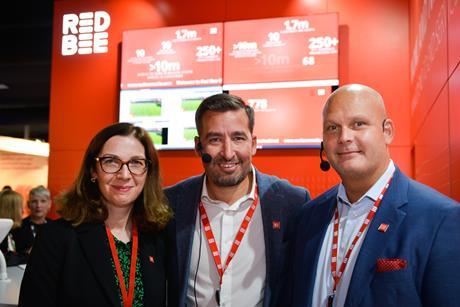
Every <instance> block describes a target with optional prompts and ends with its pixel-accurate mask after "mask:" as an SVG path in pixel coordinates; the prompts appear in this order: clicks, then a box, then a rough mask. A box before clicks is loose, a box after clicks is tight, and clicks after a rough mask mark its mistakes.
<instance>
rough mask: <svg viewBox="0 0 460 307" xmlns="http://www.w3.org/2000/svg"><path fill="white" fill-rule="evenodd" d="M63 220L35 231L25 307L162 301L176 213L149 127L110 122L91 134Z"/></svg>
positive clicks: (63, 204)
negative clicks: (169, 231)
mask: <svg viewBox="0 0 460 307" xmlns="http://www.w3.org/2000/svg"><path fill="white" fill-rule="evenodd" d="M57 202H58V204H59V205H60V207H59V210H58V212H59V213H60V215H61V217H62V219H60V220H57V221H56V222H51V223H47V224H46V225H45V226H44V227H43V229H42V230H41V231H40V233H39V234H38V236H37V239H36V241H35V243H34V248H33V249H32V253H31V255H30V258H29V262H28V264H27V268H26V271H25V273H24V278H23V281H22V285H21V292H20V297H19V305H20V306H125V307H126V306H165V305H166V277H165V276H166V273H165V262H166V259H165V250H166V247H165V242H164V235H163V234H162V231H161V230H162V229H163V228H164V227H165V226H166V224H167V222H168V221H169V219H170V218H171V215H172V213H171V210H170V208H169V206H168V205H167V203H166V200H165V197H164V195H163V192H162V189H161V185H160V171H159V165H158V156H157V153H156V151H155V148H154V146H153V144H152V141H151V139H150V137H149V135H148V133H147V132H146V131H145V130H143V129H142V128H139V127H136V126H133V125H131V124H128V123H119V124H114V125H111V126H109V127H107V128H105V129H103V130H102V131H100V132H99V133H98V134H97V135H96V136H95V137H94V138H93V140H92V141H91V143H90V145H89V147H88V149H87V150H86V153H85V155H84V158H83V165H82V167H81V169H80V174H79V175H78V177H77V179H76V180H75V183H74V184H73V186H72V187H71V188H70V190H68V191H67V192H66V193H64V194H63V195H61V196H60V197H59V198H58V199H57Z"/></svg>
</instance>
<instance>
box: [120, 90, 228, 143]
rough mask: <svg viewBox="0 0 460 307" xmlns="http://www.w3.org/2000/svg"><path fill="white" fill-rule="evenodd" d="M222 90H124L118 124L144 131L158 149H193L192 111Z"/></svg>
mask: <svg viewBox="0 0 460 307" xmlns="http://www.w3.org/2000/svg"><path fill="white" fill-rule="evenodd" d="M218 93H222V87H220V86H214V87H191V88H172V89H143V90H123V91H121V94H120V96H121V97H120V121H121V122H130V123H133V124H135V125H136V126H140V127H143V128H145V129H146V130H147V131H148V132H149V134H150V136H151V137H152V140H153V142H154V144H155V147H156V148H157V149H190V148H194V144H195V143H194V137H195V136H197V135H198V133H197V131H196V127H195V111H196V109H197V108H198V105H199V104H200V103H201V101H203V99H204V98H206V97H208V96H211V95H214V94H218Z"/></svg>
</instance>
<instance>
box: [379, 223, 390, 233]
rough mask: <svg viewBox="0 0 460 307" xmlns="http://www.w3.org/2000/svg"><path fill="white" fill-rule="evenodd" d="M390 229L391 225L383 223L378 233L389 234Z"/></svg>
mask: <svg viewBox="0 0 460 307" xmlns="http://www.w3.org/2000/svg"><path fill="white" fill-rule="evenodd" d="M388 227H390V225H388V224H385V223H382V224H380V226H379V228H378V231H380V232H387V230H388Z"/></svg>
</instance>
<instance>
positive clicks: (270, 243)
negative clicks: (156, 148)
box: [166, 94, 309, 306]
mask: <svg viewBox="0 0 460 307" xmlns="http://www.w3.org/2000/svg"><path fill="white" fill-rule="evenodd" d="M195 122H196V125H197V130H198V134H199V136H198V137H196V138H195V145H196V151H197V152H198V154H199V155H200V156H201V157H202V160H203V166H204V169H205V173H204V175H202V176H196V177H192V178H189V179H187V180H185V181H183V182H181V183H178V184H177V185H175V186H173V187H170V188H168V189H166V195H167V197H168V199H169V202H170V205H171V207H172V208H173V210H174V214H175V218H174V219H173V221H172V222H171V223H170V225H169V228H168V235H169V239H170V242H171V244H170V271H169V284H168V290H169V302H168V303H169V305H171V306H185V305H187V306H196V305H198V306H219V305H222V306H226V305H229V304H231V305H232V306H270V305H273V303H274V302H275V300H277V297H278V295H279V291H278V290H279V285H280V283H279V281H280V279H281V275H282V274H283V273H284V271H283V267H282V264H283V263H284V257H285V254H286V252H287V251H286V243H287V242H286V240H287V238H288V237H290V235H289V232H292V231H293V227H291V224H292V222H293V220H294V216H295V215H296V213H298V211H299V209H300V208H301V205H302V204H304V203H305V202H306V201H308V200H309V194H308V192H307V191H306V190H305V189H303V188H300V187H295V186H292V185H291V184H289V183H288V182H287V181H285V180H280V179H278V178H276V177H273V176H268V175H264V174H262V173H260V172H258V171H256V170H255V168H254V167H253V166H252V156H253V155H254V154H255V152H256V137H255V136H254V135H253V128H254V111H253V109H252V108H251V107H250V106H247V105H246V104H245V103H244V102H243V101H242V100H241V98H239V97H236V96H232V95H228V94H218V95H214V96H211V97H208V98H206V99H205V100H204V101H203V102H202V103H201V104H200V106H199V108H198V110H197V112H196V115H195ZM292 226H293V225H292ZM230 259H231V260H230Z"/></svg>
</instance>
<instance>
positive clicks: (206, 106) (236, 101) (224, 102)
mask: <svg viewBox="0 0 460 307" xmlns="http://www.w3.org/2000/svg"><path fill="white" fill-rule="evenodd" d="M239 109H243V110H244V111H245V112H246V115H247V116H248V120H249V131H251V134H252V132H253V131H254V109H253V108H251V106H249V105H248V104H246V103H245V102H244V101H243V99H241V98H240V97H238V96H235V95H230V94H225V93H224V94H216V95H212V96H209V97H208V98H206V99H204V100H203V102H202V103H201V104H200V106H199V107H198V109H197V110H196V113H195V125H196V128H197V130H198V134H200V132H201V129H202V128H203V123H202V120H203V116H204V114H205V113H206V112H207V111H212V112H227V111H236V110H239Z"/></svg>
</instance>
